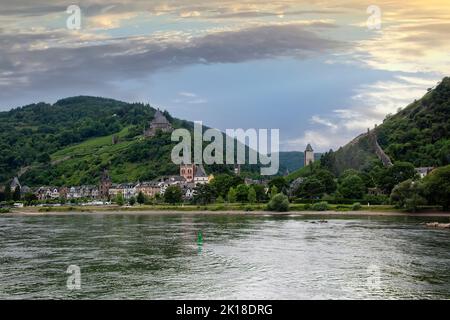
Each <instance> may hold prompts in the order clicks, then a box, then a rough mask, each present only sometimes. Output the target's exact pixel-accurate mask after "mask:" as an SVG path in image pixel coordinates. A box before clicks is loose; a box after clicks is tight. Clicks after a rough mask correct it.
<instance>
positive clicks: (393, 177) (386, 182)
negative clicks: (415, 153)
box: [376, 162, 417, 194]
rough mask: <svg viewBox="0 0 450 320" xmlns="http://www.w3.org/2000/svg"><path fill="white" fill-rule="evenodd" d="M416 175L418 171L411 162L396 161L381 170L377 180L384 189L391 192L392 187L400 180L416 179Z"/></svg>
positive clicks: (388, 192)
mask: <svg viewBox="0 0 450 320" xmlns="http://www.w3.org/2000/svg"><path fill="white" fill-rule="evenodd" d="M416 176H417V172H416V170H415V168H414V165H413V164H411V163H409V162H396V163H395V164H394V165H393V166H391V167H388V168H383V169H381V170H379V171H378V175H377V177H376V181H377V184H378V185H379V187H380V188H381V189H382V190H384V191H385V192H386V193H387V194H390V193H391V192H392V189H394V187H395V186H396V185H398V184H399V183H400V182H403V181H406V180H408V179H414V178H416Z"/></svg>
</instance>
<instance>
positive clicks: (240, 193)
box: [236, 184, 248, 202]
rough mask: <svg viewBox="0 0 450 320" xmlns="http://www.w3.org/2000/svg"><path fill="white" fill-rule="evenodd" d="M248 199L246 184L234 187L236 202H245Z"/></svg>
mask: <svg viewBox="0 0 450 320" xmlns="http://www.w3.org/2000/svg"><path fill="white" fill-rule="evenodd" d="M247 199H248V186H247V185H245V184H240V185H238V186H237V188H236V200H237V201H238V202H247Z"/></svg>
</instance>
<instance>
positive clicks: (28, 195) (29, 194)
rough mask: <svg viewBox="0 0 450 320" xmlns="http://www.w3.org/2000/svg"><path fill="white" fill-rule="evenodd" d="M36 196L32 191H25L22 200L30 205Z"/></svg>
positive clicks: (35, 199)
mask: <svg viewBox="0 0 450 320" xmlns="http://www.w3.org/2000/svg"><path fill="white" fill-rule="evenodd" d="M37 199H38V198H37V197H36V195H35V194H34V193H32V192H27V193H26V194H25V195H24V196H23V200H24V201H25V204H26V205H28V206H29V205H31V203H32V202H33V201H37Z"/></svg>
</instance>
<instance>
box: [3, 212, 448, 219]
mask: <svg viewBox="0 0 450 320" xmlns="http://www.w3.org/2000/svg"><path fill="white" fill-rule="evenodd" d="M2 215H3V216H67V215H211V216H218V215H229V216H230V215H246V216H336V217H371V216H389V217H448V218H450V212H420V213H406V212H391V211H363V210H361V211H289V212H269V211H250V212H249V211H201V210H199V211H182V210H179V211H177V210H173V211H172V210H171V211H166V210H135V211H133V210H123V211H120V210H117V211H112V210H111V211H102V210H92V211H63V212H58V211H54V212H51V211H50V212H39V211H20V210H17V211H13V212H10V213H5V214H2ZM2 215H0V216H2Z"/></svg>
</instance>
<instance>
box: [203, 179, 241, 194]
mask: <svg viewBox="0 0 450 320" xmlns="http://www.w3.org/2000/svg"><path fill="white" fill-rule="evenodd" d="M242 183H244V180H243V179H242V177H239V176H232V175H229V174H219V175H217V176H215V177H214V179H213V180H212V181H211V183H210V185H211V187H213V188H214V189H215V190H216V193H217V195H219V196H222V197H223V198H225V197H226V196H227V193H228V191H229V190H230V188H231V187H234V188H236V187H237V186H238V185H240V184H242Z"/></svg>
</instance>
